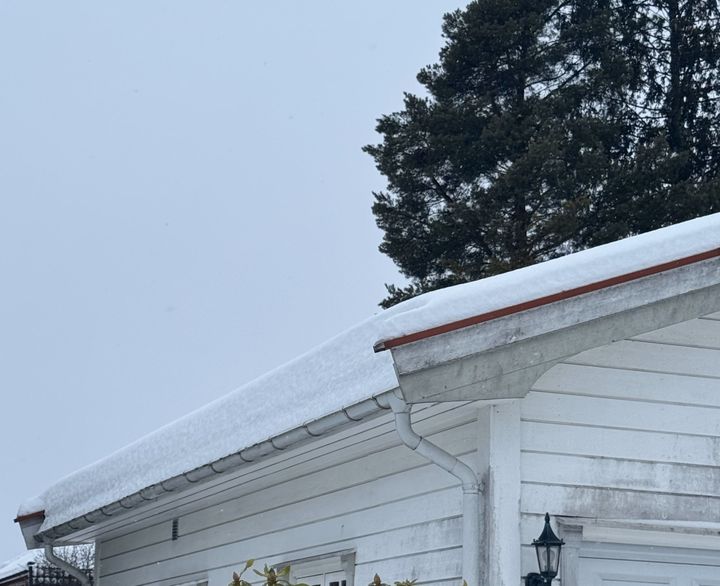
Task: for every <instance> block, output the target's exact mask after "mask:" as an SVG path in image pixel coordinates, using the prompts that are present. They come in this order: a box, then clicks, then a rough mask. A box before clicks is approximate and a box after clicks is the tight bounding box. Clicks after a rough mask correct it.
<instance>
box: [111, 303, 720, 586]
mask: <svg viewBox="0 0 720 586" xmlns="http://www.w3.org/2000/svg"><path fill="white" fill-rule="evenodd" d="M719 410H720V315H718V314H716V315H715V316H712V319H702V320H695V321H693V322H688V323H686V324H680V325H677V326H672V327H670V328H666V329H664V330H660V331H657V332H654V333H651V334H646V335H643V336H639V337H637V338H635V339H633V340H626V341H621V342H617V343H614V344H611V345H609V346H606V347H603V348H599V349H596V350H592V351H588V352H584V353H582V354H579V355H577V356H576V357H574V358H573V359H571V360H568V361H566V363H563V364H559V365H557V366H556V367H554V368H553V369H552V370H550V371H549V372H548V373H546V374H545V375H544V376H543V377H542V378H541V379H540V380H539V381H538V382H537V383H536V384H535V385H534V387H533V390H532V391H531V392H530V394H529V395H528V396H527V397H526V398H524V399H521V400H515V401H509V402H507V403H503V404H500V405H494V406H490V407H482V408H480V407H479V406H478V405H476V404H464V405H462V404H441V405H436V406H432V407H417V406H416V407H415V409H414V413H415V415H414V421H415V422H416V427H417V428H418V430H419V431H420V432H421V433H423V434H426V435H429V436H430V438H431V439H432V440H433V441H435V442H437V443H438V444H439V445H441V446H442V447H444V448H446V449H448V450H449V451H450V452H452V453H454V454H456V455H460V456H461V457H462V458H463V459H464V460H465V461H467V462H469V463H470V464H471V465H473V466H475V467H476V468H477V469H479V470H483V471H486V470H488V469H489V471H490V472H489V474H487V475H485V474H483V476H484V479H485V480H486V482H487V499H488V500H487V502H488V511H487V527H488V539H489V543H488V547H489V548H490V550H489V551H490V559H489V560H488V568H489V574H490V580H491V581H490V582H489V583H490V584H492V586H507V585H514V586H515V585H517V584H521V583H522V576H524V575H525V574H526V573H527V572H530V571H536V561H535V557H534V551H533V548H532V546H531V542H532V539H533V538H535V537H537V535H538V534H539V532H540V530H541V529H542V522H543V521H542V516H543V515H544V513H545V512H546V511H548V512H550V514H551V515H552V516H553V517H554V518H556V519H557V518H559V517H564V518H565V520H568V519H572V518H574V517H589V518H598V519H615V520H618V521H624V520H625V521H626V520H631V519H646V520H657V519H670V520H678V521H688V522H693V523H694V522H698V521H707V520H714V521H716V522H717V521H718V520H719V519H720V472H719V469H718V464H719V463H720V417H719V416H720V411H719ZM203 491H204V492H203ZM518 503H519V505H518ZM200 507H202V508H200ZM156 508H157V512H154V513H152V514H151V515H150V519H151V521H150V522H148V521H147V520H146V519H145V517H148V513H147V510H143V511H140V512H139V513H137V514H136V517H135V519H136V520H137V525H135V524H133V516H132V515H130V516H129V520H128V519H126V520H124V521H122V522H120V523H119V524H115V525H114V526H113V525H111V526H110V529H109V533H108V534H107V535H105V536H101V538H100V545H99V548H98V558H99V565H100V569H99V570H100V582H99V584H100V586H116V585H123V586H128V585H132V586H143V585H146V584H157V585H162V586H170V585H175V584H183V583H188V582H191V581H192V580H193V579H201V578H209V586H220V585H221V586H225V585H226V584H227V583H228V581H229V580H230V576H231V573H232V570H233V569H239V568H240V567H241V566H242V564H243V562H244V560H246V559H247V558H255V559H257V560H258V562H259V563H265V562H266V563H269V564H276V563H282V562H286V561H290V560H300V559H305V558H309V557H314V556H318V555H324V554H330V553H333V552H339V551H345V550H351V551H354V552H355V562H356V573H355V585H356V586H365V585H366V584H368V583H369V582H370V581H371V579H372V576H373V574H374V573H376V572H377V573H379V574H380V575H381V577H382V578H383V580H384V581H385V582H387V583H392V582H394V581H395V580H401V579H405V578H418V579H419V581H420V582H421V583H423V584H425V583H430V584H438V585H442V586H445V585H446V584H447V585H448V586H449V584H454V585H455V586H457V584H458V582H459V580H460V573H461V568H460V560H461V549H460V543H461V522H462V520H461V517H460V511H461V491H460V490H459V488H458V483H457V481H456V480H455V479H454V478H453V477H451V476H449V475H448V474H446V473H444V472H442V471H440V470H438V469H437V468H435V467H434V466H432V465H429V464H427V463H426V462H425V461H424V460H422V459H421V458H420V457H419V456H417V455H416V454H414V453H412V452H410V451H409V450H408V449H407V448H405V447H404V446H401V445H399V442H398V440H397V437H396V435H395V432H394V429H393V424H392V422H391V419H390V417H389V416H383V417H381V418H378V419H376V420H374V421H372V422H368V423H363V424H361V425H359V426H357V427H353V428H352V429H349V430H346V431H344V432H341V433H339V434H336V435H334V436H332V437H331V438H328V439H322V440H319V441H317V442H315V443H313V444H312V446H310V447H306V448H303V449H299V450H293V451H292V452H291V453H289V454H287V455H283V456H281V457H278V458H273V459H271V460H269V461H268V463H264V464H261V465H258V466H255V467H251V468H249V469H248V470H244V471H242V472H240V473H237V474H235V475H234V476H229V477H223V479H222V480H219V481H217V482H215V483H211V484H210V485H209V488H208V489H203V490H200V491H198V492H197V493H196V494H191V495H190V496H187V495H186V496H179V497H178V498H177V499H176V500H172V499H171V500H170V501H163V502H162V503H159V504H158V505H157V507H156ZM151 512H152V507H151ZM141 517H142V518H141ZM173 517H177V518H178V520H179V526H178V528H179V539H178V540H177V541H172V540H171V539H170V534H171V519H172V518H173ZM638 539H639V540H640V541H642V537H639V538H638ZM517 544H520V545H517ZM479 547H480V545H479ZM718 563H719V565H720V558H719V559H718ZM567 586H577V585H576V584H572V583H570V581H568V583H567Z"/></svg>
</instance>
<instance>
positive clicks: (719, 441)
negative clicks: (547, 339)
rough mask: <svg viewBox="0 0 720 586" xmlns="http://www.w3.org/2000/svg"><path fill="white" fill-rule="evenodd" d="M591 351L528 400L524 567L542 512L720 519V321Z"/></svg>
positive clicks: (529, 563)
mask: <svg viewBox="0 0 720 586" xmlns="http://www.w3.org/2000/svg"><path fill="white" fill-rule="evenodd" d="M718 315H720V314H715V315H713V316H708V317H707V318H703V319H700V320H694V321H692V322H685V323H682V324H678V325H675V326H671V327H669V328H664V329H663V330H659V331H657V332H652V333H649V334H644V335H642V336H638V337H637V338H635V339H633V340H624V341H620V342H616V343H614V344H611V345H609V346H605V347H603V348H598V349H595V350H591V351H588V352H583V353H581V354H579V355H577V356H575V357H574V358H572V359H570V360H568V361H567V362H566V363H565V364H560V365H557V366H556V367H554V368H553V369H552V370H550V371H549V372H548V373H547V374H546V375H544V376H543V377H541V379H540V380H539V381H538V382H537V383H536V384H535V386H534V387H533V391H532V392H531V393H530V394H529V395H528V396H527V397H526V398H525V399H523V401H522V443H521V449H522V455H521V461H522V496H521V513H522V514H521V535H522V541H523V547H522V551H523V571H524V572H527V571H536V569H535V568H536V565H537V563H536V561H535V559H534V556H533V551H532V547H530V543H531V542H532V539H533V538H534V537H537V535H538V534H539V533H540V531H541V529H542V524H543V521H542V515H543V514H544V513H545V511H549V512H550V514H551V515H567V516H580V517H596V518H600V519H602V518H606V519H671V520H678V521H680V520H686V521H702V520H708V519H715V520H716V519H718V518H720V320H719V319H718Z"/></svg>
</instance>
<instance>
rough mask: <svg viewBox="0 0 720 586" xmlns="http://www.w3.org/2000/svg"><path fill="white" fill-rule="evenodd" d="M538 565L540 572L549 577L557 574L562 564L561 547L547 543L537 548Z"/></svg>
mask: <svg viewBox="0 0 720 586" xmlns="http://www.w3.org/2000/svg"><path fill="white" fill-rule="evenodd" d="M537 558H538V566H539V568H540V573H541V574H542V575H543V576H545V577H547V578H554V577H555V576H557V572H558V566H559V565H560V547H559V546H557V545H545V546H540V547H538V548H537Z"/></svg>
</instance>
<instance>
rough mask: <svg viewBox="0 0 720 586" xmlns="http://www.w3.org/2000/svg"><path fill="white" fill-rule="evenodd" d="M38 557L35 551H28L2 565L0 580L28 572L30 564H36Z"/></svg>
mask: <svg viewBox="0 0 720 586" xmlns="http://www.w3.org/2000/svg"><path fill="white" fill-rule="evenodd" d="M36 555H37V554H36V553H35V552H34V551H26V552H25V553H23V554H22V555H19V556H17V557H15V558H12V559H10V560H7V561H5V562H2V563H0V580H2V579H3V578H8V577H10V576H15V575H16V574H19V573H21V572H24V571H26V570H27V565H28V563H30V562H34V561H35V556H36Z"/></svg>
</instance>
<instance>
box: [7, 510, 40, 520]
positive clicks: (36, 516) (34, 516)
mask: <svg viewBox="0 0 720 586" xmlns="http://www.w3.org/2000/svg"><path fill="white" fill-rule="evenodd" d="M44 518H45V511H44V510H43V511H35V512H34V513H28V514H27V515H18V516H17V517H15V519H14V521H15V523H22V522H23V521H29V520H30V519H44Z"/></svg>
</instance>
